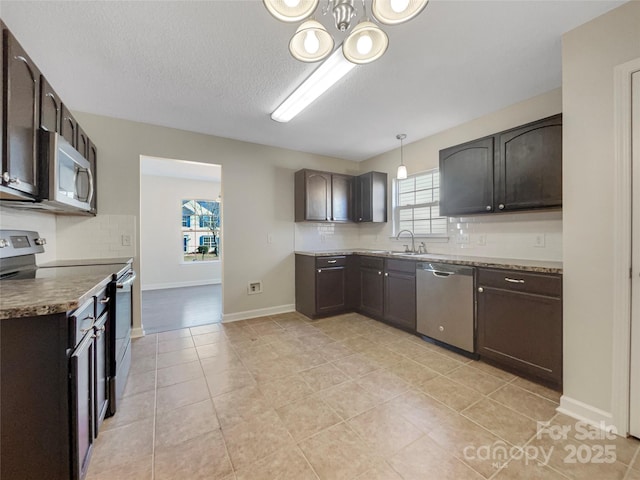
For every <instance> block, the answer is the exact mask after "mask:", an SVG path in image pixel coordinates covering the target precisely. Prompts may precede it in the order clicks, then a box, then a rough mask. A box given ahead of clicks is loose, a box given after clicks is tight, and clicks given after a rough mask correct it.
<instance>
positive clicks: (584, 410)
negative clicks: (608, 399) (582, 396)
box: [556, 395, 625, 436]
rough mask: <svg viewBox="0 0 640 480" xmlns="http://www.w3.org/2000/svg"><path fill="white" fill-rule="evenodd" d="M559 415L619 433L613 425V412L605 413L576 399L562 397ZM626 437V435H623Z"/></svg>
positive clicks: (558, 410)
mask: <svg viewBox="0 0 640 480" xmlns="http://www.w3.org/2000/svg"><path fill="white" fill-rule="evenodd" d="M556 411H557V412H558V413H562V414H564V415H567V416H569V417H571V418H575V419H576V420H580V421H581V422H585V423H588V424H589V425H593V426H594V427H596V428H599V429H604V430H607V431H613V433H618V434H620V433H619V431H618V430H617V428H616V426H615V425H613V416H612V415H611V412H605V411H604V410H600V409H599V408H596V407H594V406H592V405H588V404H586V403H584V402H581V401H580V400H576V399H575V398H571V397H567V396H566V395H562V397H560V406H559V407H558V408H556ZM621 435H623V436H625V434H621Z"/></svg>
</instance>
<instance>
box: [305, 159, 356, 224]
mask: <svg viewBox="0 0 640 480" xmlns="http://www.w3.org/2000/svg"><path fill="white" fill-rule="evenodd" d="M352 185H353V177H351V176H350V175H339V174H335V173H330V172H318V171H315V170H306V169H305V170H299V171H297V172H296V174H295V221H296V222H350V221H352V213H351V212H352V208H353V207H352V205H353V195H352V191H353V186H352Z"/></svg>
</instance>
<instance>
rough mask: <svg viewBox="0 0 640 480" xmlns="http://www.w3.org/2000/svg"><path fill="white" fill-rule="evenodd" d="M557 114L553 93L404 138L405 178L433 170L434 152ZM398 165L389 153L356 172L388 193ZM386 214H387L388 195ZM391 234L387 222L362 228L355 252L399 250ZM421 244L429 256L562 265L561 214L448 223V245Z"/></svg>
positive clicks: (558, 102) (395, 153)
mask: <svg viewBox="0 0 640 480" xmlns="http://www.w3.org/2000/svg"><path fill="white" fill-rule="evenodd" d="M561 111H562V91H561V89H559V88H558V89H556V90H552V91H550V92H547V93H545V94H542V95H539V96H536V97H533V98H531V99H529V100H525V101H523V102H519V103H516V104H514V105H511V106H509V107H507V108H504V109H502V110H498V111H496V112H494V113H491V114H489V115H485V116H483V117H481V118H478V119H476V120H473V121H471V122H467V123H464V124H462V125H459V126H457V127H454V128H451V129H449V130H445V131H444V132H440V133H438V134H436V135H432V136H430V137H427V138H423V139H421V140H415V139H410V138H408V139H407V140H408V141H411V142H412V143H410V144H408V145H405V147H404V163H405V165H406V166H407V170H408V172H409V174H411V173H417V172H421V171H425V170H429V169H432V168H437V167H438V159H439V151H440V150H441V149H443V148H446V147H450V146H453V145H458V144H460V143H464V142H467V141H470V140H475V139H477V138H481V137H484V136H486V135H491V134H493V133H497V132H500V131H502V130H507V129H509V128H513V127H516V126H518V125H522V124H524V123H528V122H532V121H534V120H538V119H541V118H544V117H548V116H551V115H555V114H557V113H560V112H561ZM414 140H415V141H414ZM399 163H400V151H399V149H395V150H392V151H390V152H387V153H384V154H382V155H379V156H377V157H373V158H371V159H369V160H367V161H364V162H362V163H361V165H360V170H361V171H362V172H366V171H370V170H376V171H381V172H387V174H388V178H389V186H390V187H391V183H392V179H393V178H395V175H396V169H397V167H398V165H399ZM389 192H391V188H390V189H389ZM389 208H391V195H390V196H389ZM392 228H393V225H392V222H391V216H389V223H387V224H381V225H380V224H378V225H362V226H361V228H360V244H361V246H363V247H371V248H393V249H399V248H401V247H402V245H401V244H405V243H407V241H406V239H401V240H399V241H398V240H395V239H392V238H390V237H392ZM458 233H465V234H469V236H470V242H469V243H468V244H459V243H457V242H456V235H457V234H458ZM537 234H544V235H545V238H546V246H545V247H544V248H537V247H534V246H533V244H534V240H535V235H537ZM481 236H483V237H484V239H485V244H484V245H480V241H479V240H480V237H481ZM421 240H422V239H421ZM426 242H427V250H428V251H429V252H433V253H448V254H464V255H476V256H487V257H503V258H521V259H539V260H554V261H555V260H558V261H559V260H562V213H561V212H559V211H558V212H540V213H515V214H499V215H498V214H494V215H479V216H475V217H464V218H450V219H449V241H448V242H447V241H444V242H443V241H430V240H426Z"/></svg>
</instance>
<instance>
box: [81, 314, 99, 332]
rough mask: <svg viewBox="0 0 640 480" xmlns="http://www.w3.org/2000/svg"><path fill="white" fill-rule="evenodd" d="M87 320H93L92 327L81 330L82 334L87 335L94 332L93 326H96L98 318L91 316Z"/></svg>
mask: <svg viewBox="0 0 640 480" xmlns="http://www.w3.org/2000/svg"><path fill="white" fill-rule="evenodd" d="M85 320H91V325H89V326H88V327H87V328H82V329H80V333H82V334H85V333H87V332H88V331H89V330H92V329H93V325H94V324H95V322H96V317H94V316H89V317H86V318H85Z"/></svg>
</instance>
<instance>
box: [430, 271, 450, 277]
mask: <svg viewBox="0 0 640 480" xmlns="http://www.w3.org/2000/svg"><path fill="white" fill-rule="evenodd" d="M427 272H431V273H433V276H434V277H438V278H447V277H450V276H452V275H455V274H456V273H455V272H441V271H439V270H427Z"/></svg>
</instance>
